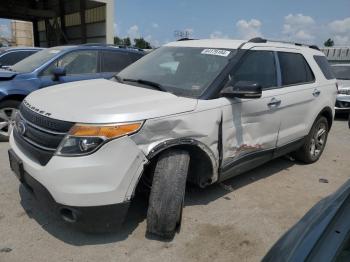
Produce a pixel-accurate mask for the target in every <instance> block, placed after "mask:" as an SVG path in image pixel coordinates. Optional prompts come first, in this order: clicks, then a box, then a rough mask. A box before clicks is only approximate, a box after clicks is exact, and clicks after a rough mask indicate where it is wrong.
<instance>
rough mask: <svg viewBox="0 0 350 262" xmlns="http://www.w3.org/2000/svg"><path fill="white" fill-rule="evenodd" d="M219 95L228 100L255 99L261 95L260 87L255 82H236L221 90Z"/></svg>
mask: <svg viewBox="0 0 350 262" xmlns="http://www.w3.org/2000/svg"><path fill="white" fill-rule="evenodd" d="M220 95H221V96H223V97H228V98H234V97H237V98H247V99H257V98H260V97H261V95H262V87H261V86H260V85H259V84H258V83H256V82H252V81H238V82H237V83H236V84H235V85H234V86H228V87H225V88H224V89H222V90H221V92H220Z"/></svg>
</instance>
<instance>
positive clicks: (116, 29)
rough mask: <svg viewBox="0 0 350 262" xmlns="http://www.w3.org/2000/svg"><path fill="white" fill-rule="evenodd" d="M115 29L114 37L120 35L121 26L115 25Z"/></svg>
mask: <svg viewBox="0 0 350 262" xmlns="http://www.w3.org/2000/svg"><path fill="white" fill-rule="evenodd" d="M113 28H114V35H119V33H120V28H119V25H118V24H117V23H114V24H113Z"/></svg>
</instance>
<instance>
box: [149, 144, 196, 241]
mask: <svg viewBox="0 0 350 262" xmlns="http://www.w3.org/2000/svg"><path fill="white" fill-rule="evenodd" d="M189 162H190V155H189V153H188V152H187V151H184V150H178V149H176V150H169V151H166V152H165V153H163V154H162V155H161V156H160V157H159V159H158V162H157V164H156V166H155V170H154V176H153V182H152V188H151V194H150V198H149V206H148V212H147V234H150V235H154V236H157V237H161V238H165V239H172V238H173V237H174V236H175V233H176V231H177V230H179V228H180V225H181V219H182V209H183V204H184V197H185V189H186V180H187V173H188V168H189Z"/></svg>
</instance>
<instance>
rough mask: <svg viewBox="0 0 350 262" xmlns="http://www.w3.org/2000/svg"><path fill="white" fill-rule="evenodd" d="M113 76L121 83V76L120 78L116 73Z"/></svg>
mask: <svg viewBox="0 0 350 262" xmlns="http://www.w3.org/2000/svg"><path fill="white" fill-rule="evenodd" d="M113 78H115V79H116V80H117V81H118V82H119V83H123V78H121V77H120V76H118V75H114V76H113Z"/></svg>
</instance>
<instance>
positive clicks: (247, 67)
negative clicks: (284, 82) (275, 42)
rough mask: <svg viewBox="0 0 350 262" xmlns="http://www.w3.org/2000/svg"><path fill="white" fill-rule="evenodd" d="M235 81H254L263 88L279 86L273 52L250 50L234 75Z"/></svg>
mask: <svg viewBox="0 0 350 262" xmlns="http://www.w3.org/2000/svg"><path fill="white" fill-rule="evenodd" d="M233 81H234V83H233V84H235V83H237V82H238V81H252V82H256V83H258V84H259V85H260V86H261V87H262V88H265V89H266V88H269V87H275V86H277V77H276V66H275V58H274V54H273V52H270V51H249V53H248V55H247V56H246V58H245V59H244V60H243V62H242V64H241V65H240V66H239V68H238V69H237V70H236V72H235V73H234V75H233Z"/></svg>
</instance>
